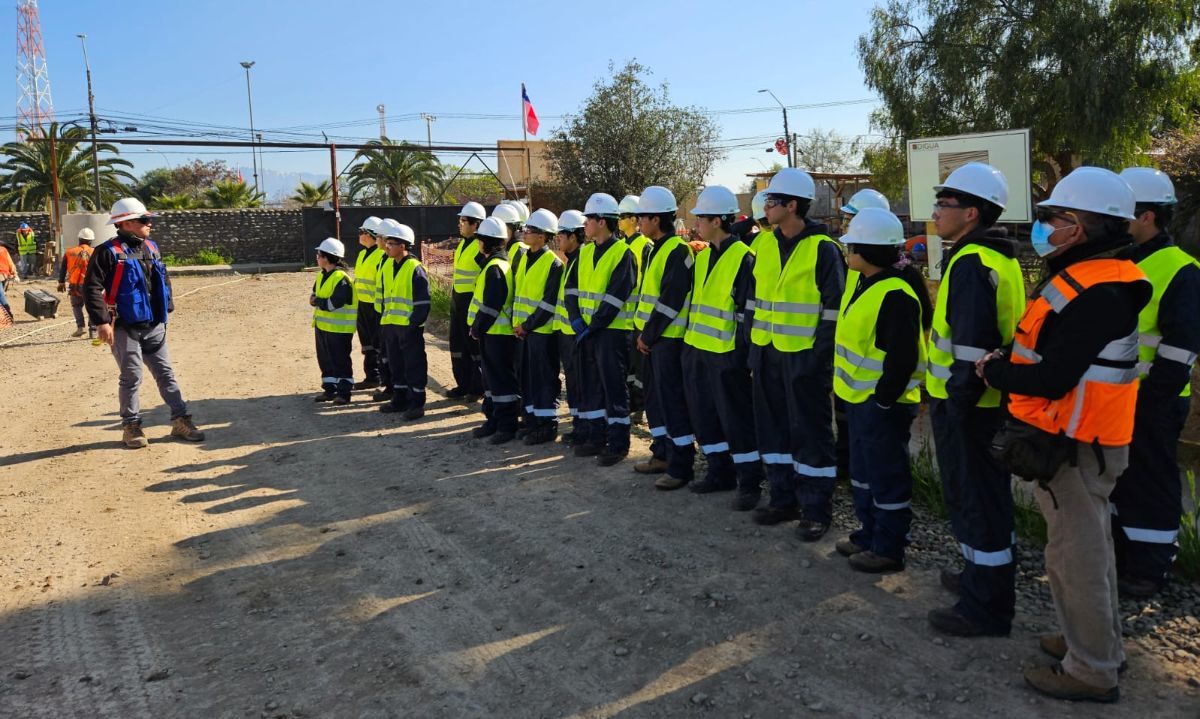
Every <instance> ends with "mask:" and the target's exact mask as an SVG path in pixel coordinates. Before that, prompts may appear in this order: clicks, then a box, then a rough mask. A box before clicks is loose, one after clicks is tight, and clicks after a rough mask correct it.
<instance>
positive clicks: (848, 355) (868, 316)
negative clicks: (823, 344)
mask: <svg viewBox="0 0 1200 719" xmlns="http://www.w3.org/2000/svg"><path fill="white" fill-rule="evenodd" d="M858 281H859V274H858V273H857V272H851V273H850V274H849V276H847V278H846V291H845V292H844V293H843V294H842V304H841V309H840V310H839V311H838V323H837V332H836V334H835V335H834V337H835V340H834V357H833V392H834V394H836V395H837V396H838V397H841V398H842V399H843V400H845V401H847V402H850V403H852V404H859V403H862V402H866V401H867V400H868V399H870V398H871V395H872V394H874V393H875V385H877V384H878V383H879V379H880V378H881V377H883V360H884V359H885V358H886V357H887V353H886V352H884V351H883V350H881V349H879V348H878V347H876V346H875V325H876V324H877V321H878V319H879V308H880V307H882V306H883V299H884V298H885V297H887V295H888V293H890V292H903V293H904V294H906V295H908V296H909V297H911V298H912V300H913V302H918V305H917V306H918V307H919V306H920V303H919V301H918V300H917V294H916V293H915V292H913V289H912V287H909V285H908V283H907V282H905V281H904V280H902V279H900V278H899V277H888V278H886V279H883V280H880V281H879V282H876V283H875V284H873V285H871V286H870V287H868V288H867V289H866V291H864V292H863V293H862V294H861V295H859V297H858V299H857V300H855V301H854V302H851V301H850V298H851V297H853V296H854V290H855V289H856V288H857V286H858ZM917 347H918V355H917V356H918V358H919V361H918V362H917V367H916V369H914V370H913V373H912V378H911V379H910V380H909V382H908V388H907V389H906V390H905V392H904V393H903V394H901V395H900V399H899V401H900V402H901V403H902V404H917V403H918V402H920V401H921V379H922V378H924V376H925V361H926V357H925V353H926V350H925V337H924V335H923V333H921V334H919V335H918V337H917Z"/></svg>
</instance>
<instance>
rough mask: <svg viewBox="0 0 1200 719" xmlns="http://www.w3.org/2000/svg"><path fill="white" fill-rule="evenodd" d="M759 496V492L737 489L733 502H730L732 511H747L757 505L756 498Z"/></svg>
mask: <svg viewBox="0 0 1200 719" xmlns="http://www.w3.org/2000/svg"><path fill="white" fill-rule="evenodd" d="M760 496H761V493H759V492H743V491H741V490H738V493H737V494H735V495H734V497H733V502H731V503H730V506H731V507H733V511H735V512H749V511H750V510H752V509H754V508H755V507H757V506H758V500H759V497H760Z"/></svg>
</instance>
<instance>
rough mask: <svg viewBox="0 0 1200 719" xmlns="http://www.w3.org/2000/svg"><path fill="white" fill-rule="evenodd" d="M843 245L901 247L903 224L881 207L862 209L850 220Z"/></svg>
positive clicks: (889, 211) (843, 238)
mask: <svg viewBox="0 0 1200 719" xmlns="http://www.w3.org/2000/svg"><path fill="white" fill-rule="evenodd" d="M842 244H843V245H902V244H904V223H902V222H900V218H899V217H896V216H895V215H893V214H892V212H891V210H885V209H883V208H882V207H864V208H862V209H861V210H859V211H858V214H856V215H855V216H854V218H853V219H852V220H850V226H849V227H847V228H846V234H844V235H842Z"/></svg>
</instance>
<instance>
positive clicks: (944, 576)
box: [938, 569, 962, 595]
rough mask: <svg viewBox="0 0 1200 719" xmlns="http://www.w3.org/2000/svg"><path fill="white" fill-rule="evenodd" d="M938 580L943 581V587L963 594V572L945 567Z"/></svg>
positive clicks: (953, 592)
mask: <svg viewBox="0 0 1200 719" xmlns="http://www.w3.org/2000/svg"><path fill="white" fill-rule="evenodd" d="M938 581H940V582H941V583H942V588H943V589H945V590H946V591H947V592H950V593H951V594H955V595H958V594H962V572H952V571H950V570H949V569H943V570H942V571H941V574H940V575H938Z"/></svg>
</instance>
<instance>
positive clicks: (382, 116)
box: [375, 102, 387, 140]
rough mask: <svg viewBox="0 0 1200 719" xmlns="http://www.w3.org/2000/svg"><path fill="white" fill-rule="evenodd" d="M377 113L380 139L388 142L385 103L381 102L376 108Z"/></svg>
mask: <svg viewBox="0 0 1200 719" xmlns="http://www.w3.org/2000/svg"><path fill="white" fill-rule="evenodd" d="M375 112H378V113H379V139H380V140H386V139H387V108H385V107H384V106H383V103H382V102H381V103H379V104H378V105H376V106H375Z"/></svg>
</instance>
